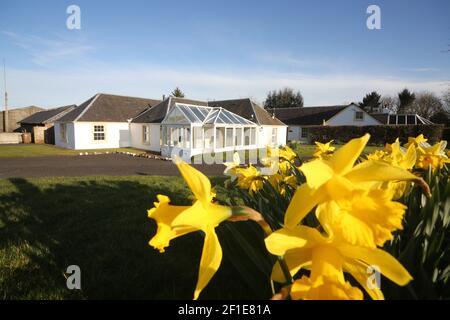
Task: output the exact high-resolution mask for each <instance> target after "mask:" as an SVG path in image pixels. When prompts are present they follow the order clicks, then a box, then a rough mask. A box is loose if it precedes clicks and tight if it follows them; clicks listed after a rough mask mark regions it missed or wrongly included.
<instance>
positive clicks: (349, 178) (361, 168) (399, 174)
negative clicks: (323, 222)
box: [284, 134, 418, 227]
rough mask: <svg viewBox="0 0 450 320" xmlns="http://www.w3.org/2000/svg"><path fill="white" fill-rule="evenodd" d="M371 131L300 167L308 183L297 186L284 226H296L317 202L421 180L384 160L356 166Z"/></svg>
mask: <svg viewBox="0 0 450 320" xmlns="http://www.w3.org/2000/svg"><path fill="white" fill-rule="evenodd" d="M369 138H370V135H369V134H366V135H365V136H363V137H361V138H358V139H353V140H351V141H350V142H348V143H347V144H345V145H344V146H343V147H342V148H340V149H338V150H337V151H336V152H335V153H334V154H333V155H332V156H331V157H330V158H329V159H327V160H323V159H316V160H313V161H310V162H307V163H305V164H303V165H302V166H301V167H300V168H299V169H300V170H301V171H302V172H303V174H304V175H305V177H306V183H304V184H302V185H301V186H300V187H298V188H297V191H296V192H295V194H294V196H293V198H292V200H291V203H290V204H289V207H288V209H287V211H286V215H285V221H284V222H285V226H287V227H295V226H296V225H297V224H299V223H300V221H301V220H302V219H303V218H304V217H305V215H306V214H307V213H309V212H310V211H311V210H312V209H313V208H314V207H315V206H316V205H318V204H319V203H323V202H328V201H333V200H338V199H342V198H345V197H350V196H352V194H353V192H354V191H355V190H358V189H362V190H365V189H367V188H368V187H371V186H373V184H374V183H379V182H387V181H401V180H416V179H418V178H417V177H416V176H415V175H413V174H412V173H410V172H408V171H406V170H404V169H402V168H399V167H395V166H392V165H389V164H388V163H385V162H382V161H365V162H362V163H359V164H357V165H356V166H355V162H356V160H357V159H358V158H359V156H360V154H361V152H362V151H363V149H364V147H365V146H366V144H367V142H368V140H369Z"/></svg>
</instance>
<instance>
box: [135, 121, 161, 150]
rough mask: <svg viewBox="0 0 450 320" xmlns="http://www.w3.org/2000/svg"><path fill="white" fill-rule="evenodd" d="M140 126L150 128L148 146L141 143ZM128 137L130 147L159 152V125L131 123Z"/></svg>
mask: <svg viewBox="0 0 450 320" xmlns="http://www.w3.org/2000/svg"><path fill="white" fill-rule="evenodd" d="M142 126H148V127H149V128H150V144H145V143H144V142H143V141H142ZM130 135H131V147H133V148H136V149H142V150H150V151H155V152H160V151H161V145H160V142H161V139H160V135H161V130H160V125H159V124H150V123H149V124H144V123H131V124H130Z"/></svg>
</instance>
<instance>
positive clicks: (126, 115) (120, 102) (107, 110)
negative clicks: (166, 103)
mask: <svg viewBox="0 0 450 320" xmlns="http://www.w3.org/2000/svg"><path fill="white" fill-rule="evenodd" d="M159 102H160V100H154V99H144V98H135V97H127V96H118V95H112V94H104V93H99V94H97V95H95V96H93V97H91V98H89V99H88V100H87V101H85V102H83V103H82V104H81V105H79V106H78V107H76V108H75V109H73V110H72V111H71V112H69V113H67V114H66V115H64V116H63V117H61V118H60V119H58V121H60V122H72V121H88V122H96V121H98V122H127V120H128V119H132V118H134V117H136V115H139V114H140V113H142V112H143V111H145V110H146V109H149V108H151V107H153V106H155V105H157V104H158V103H159Z"/></svg>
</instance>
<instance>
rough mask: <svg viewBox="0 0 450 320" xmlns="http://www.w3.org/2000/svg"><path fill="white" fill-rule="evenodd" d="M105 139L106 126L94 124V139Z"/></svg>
mask: <svg viewBox="0 0 450 320" xmlns="http://www.w3.org/2000/svg"><path fill="white" fill-rule="evenodd" d="M104 140H105V126H94V141H104Z"/></svg>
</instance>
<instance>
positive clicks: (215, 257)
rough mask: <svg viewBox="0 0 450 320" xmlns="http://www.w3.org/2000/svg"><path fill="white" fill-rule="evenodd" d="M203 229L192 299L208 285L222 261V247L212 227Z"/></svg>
mask: <svg viewBox="0 0 450 320" xmlns="http://www.w3.org/2000/svg"><path fill="white" fill-rule="evenodd" d="M204 231H205V241H204V244H203V250H202V257H201V259H200V269H199V272H198V281H197V286H196V287H195V292H194V300H197V299H198V296H199V295H200V293H201V292H202V290H203V289H204V288H205V287H206V286H207V285H208V283H209V281H210V280H211V279H212V277H213V276H214V274H215V273H216V271H217V270H218V269H219V267H220V263H221V262H222V247H221V246H220V242H219V239H218V238H217V235H216V232H215V231H214V228H208V229H207V230H204Z"/></svg>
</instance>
